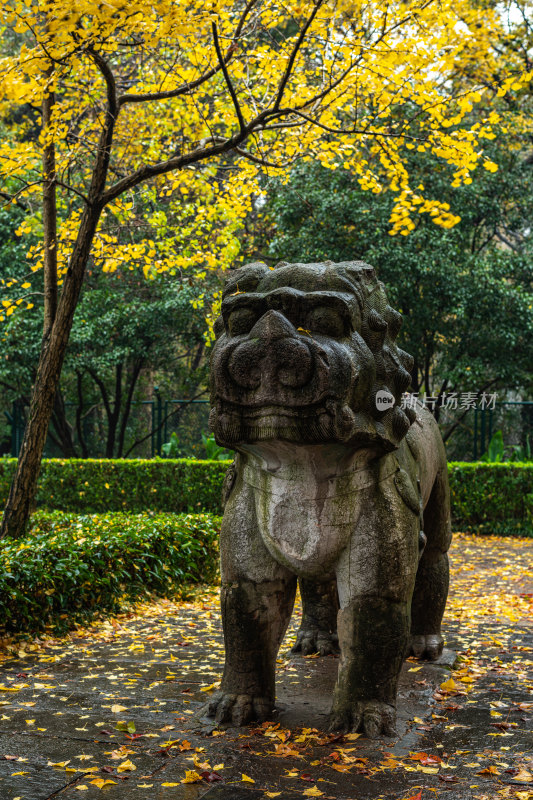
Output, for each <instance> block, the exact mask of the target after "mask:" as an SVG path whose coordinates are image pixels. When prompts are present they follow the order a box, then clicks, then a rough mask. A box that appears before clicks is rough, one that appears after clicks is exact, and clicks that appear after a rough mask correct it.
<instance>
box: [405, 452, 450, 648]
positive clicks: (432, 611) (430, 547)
mask: <svg viewBox="0 0 533 800" xmlns="http://www.w3.org/2000/svg"><path fill="white" fill-rule="evenodd" d="M424 533H425V534H426V537H427V544H426V547H425V549H424V552H423V553H422V557H421V559H420V563H419V565H418V571H417V573H416V582H415V589H414V592H413V599H412V603H411V652H412V654H413V655H414V656H415V657H416V658H427V659H429V660H435V659H437V658H438V657H439V656H440V655H441V653H442V648H443V644H444V640H443V638H442V634H441V622H442V617H443V615H444V609H445V606H446V599H447V597H448V584H449V567H448V548H449V546H450V542H451V525H450V499H449V488H448V473H447V470H446V466H445V465H444V467H443V468H442V469H441V471H440V472H439V474H438V475H437V478H436V480H435V483H434V485H433V489H432V491H431V495H430V498H429V500H428V503H427V505H426V507H425V509H424Z"/></svg>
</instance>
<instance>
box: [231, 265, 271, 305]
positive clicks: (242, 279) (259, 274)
mask: <svg viewBox="0 0 533 800" xmlns="http://www.w3.org/2000/svg"><path fill="white" fill-rule="evenodd" d="M268 272H269V269H268V267H267V265H266V264H265V263H263V261H253V262H252V263H250V264H245V265H244V266H243V267H240V268H239V269H236V270H234V271H232V273H231V275H230V276H229V278H228V279H227V281H226V285H225V286H224V297H227V296H228V295H231V294H235V292H255V290H256V289H257V286H258V284H259V281H260V280H261V278H263V277H264V276H265V275H267V274H268Z"/></svg>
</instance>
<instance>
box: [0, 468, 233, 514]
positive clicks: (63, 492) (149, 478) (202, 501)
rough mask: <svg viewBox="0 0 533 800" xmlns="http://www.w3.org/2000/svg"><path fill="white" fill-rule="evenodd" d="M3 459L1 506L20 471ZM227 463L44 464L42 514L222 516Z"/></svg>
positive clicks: (39, 500) (40, 498)
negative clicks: (45, 510) (203, 513)
mask: <svg viewBox="0 0 533 800" xmlns="http://www.w3.org/2000/svg"><path fill="white" fill-rule="evenodd" d="M15 464H16V461H15V459H11V458H10V459H0V503H1V504H2V505H3V504H4V503H5V501H6V499H7V495H8V492H9V484H10V482H11V478H12V476H13V473H14V470H15ZM228 466H229V462H227V461H197V460H195V459H187V458H179V459H167V458H164V459H158V458H154V459H106V458H103V459H92V458H87V459H82V458H79V459H75V458H73V459H60V458H57V459H55V458H51V459H44V461H43V463H42V467H41V474H40V477H39V485H38V489H37V496H36V505H37V507H38V508H49V509H58V510H62V511H78V512H80V513H83V514H87V513H95V512H99V511H104V512H106V511H129V512H137V511H147V510H149V511H172V512H175V513H177V512H180V511H188V512H196V511H214V512H215V513H220V502H221V492H222V482H223V480H224V475H225V474H226V470H227V468H228Z"/></svg>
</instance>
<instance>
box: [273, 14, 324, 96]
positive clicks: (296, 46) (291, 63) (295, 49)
mask: <svg viewBox="0 0 533 800" xmlns="http://www.w3.org/2000/svg"><path fill="white" fill-rule="evenodd" d="M323 2H324V0H317V2H316V3H315V7H314V9H313V10H312V12H311V13H310V14H309V17H308V19H307V20H306V23H305V25H304V26H303V28H302V30H301V31H300V35H299V36H298V38H297V40H296V42H295V43H294V47H293V48H292V52H291V54H290V56H289V60H288V62H287V66H286V67H285V72H284V73H283V76H282V78H281V80H280V82H279V87H278V94H277V96H276V99H275V101H274V108H275V109H276V110H277V109H278V108H279V106H280V103H281V100H282V98H283V93H284V91H285V89H286V87H287V83H288V80H289V78H290V76H291V72H292V70H293V67H294V62H295V61H296V56H297V55H298V51H299V50H300V47H301V46H302V43H303V40H304V39H305V37H306V34H307V31H308V30H309V28H310V27H311V25H312V23H313V20H314V18H315V17H316V15H317V13H318V9H319V8H320V6H321V5H322V3H323Z"/></svg>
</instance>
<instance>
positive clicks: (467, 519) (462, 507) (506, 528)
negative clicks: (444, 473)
mask: <svg viewBox="0 0 533 800" xmlns="http://www.w3.org/2000/svg"><path fill="white" fill-rule="evenodd" d="M448 469H449V476H450V490H451V498H452V520H453V527H454V530H462V531H469V532H470V533H480V534H484V533H494V534H499V535H500V536H508V535H517V536H533V464H532V463H530V462H528V463H519V462H508V463H506V462H503V463H487V462H474V463H466V462H451V463H450V464H448Z"/></svg>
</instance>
